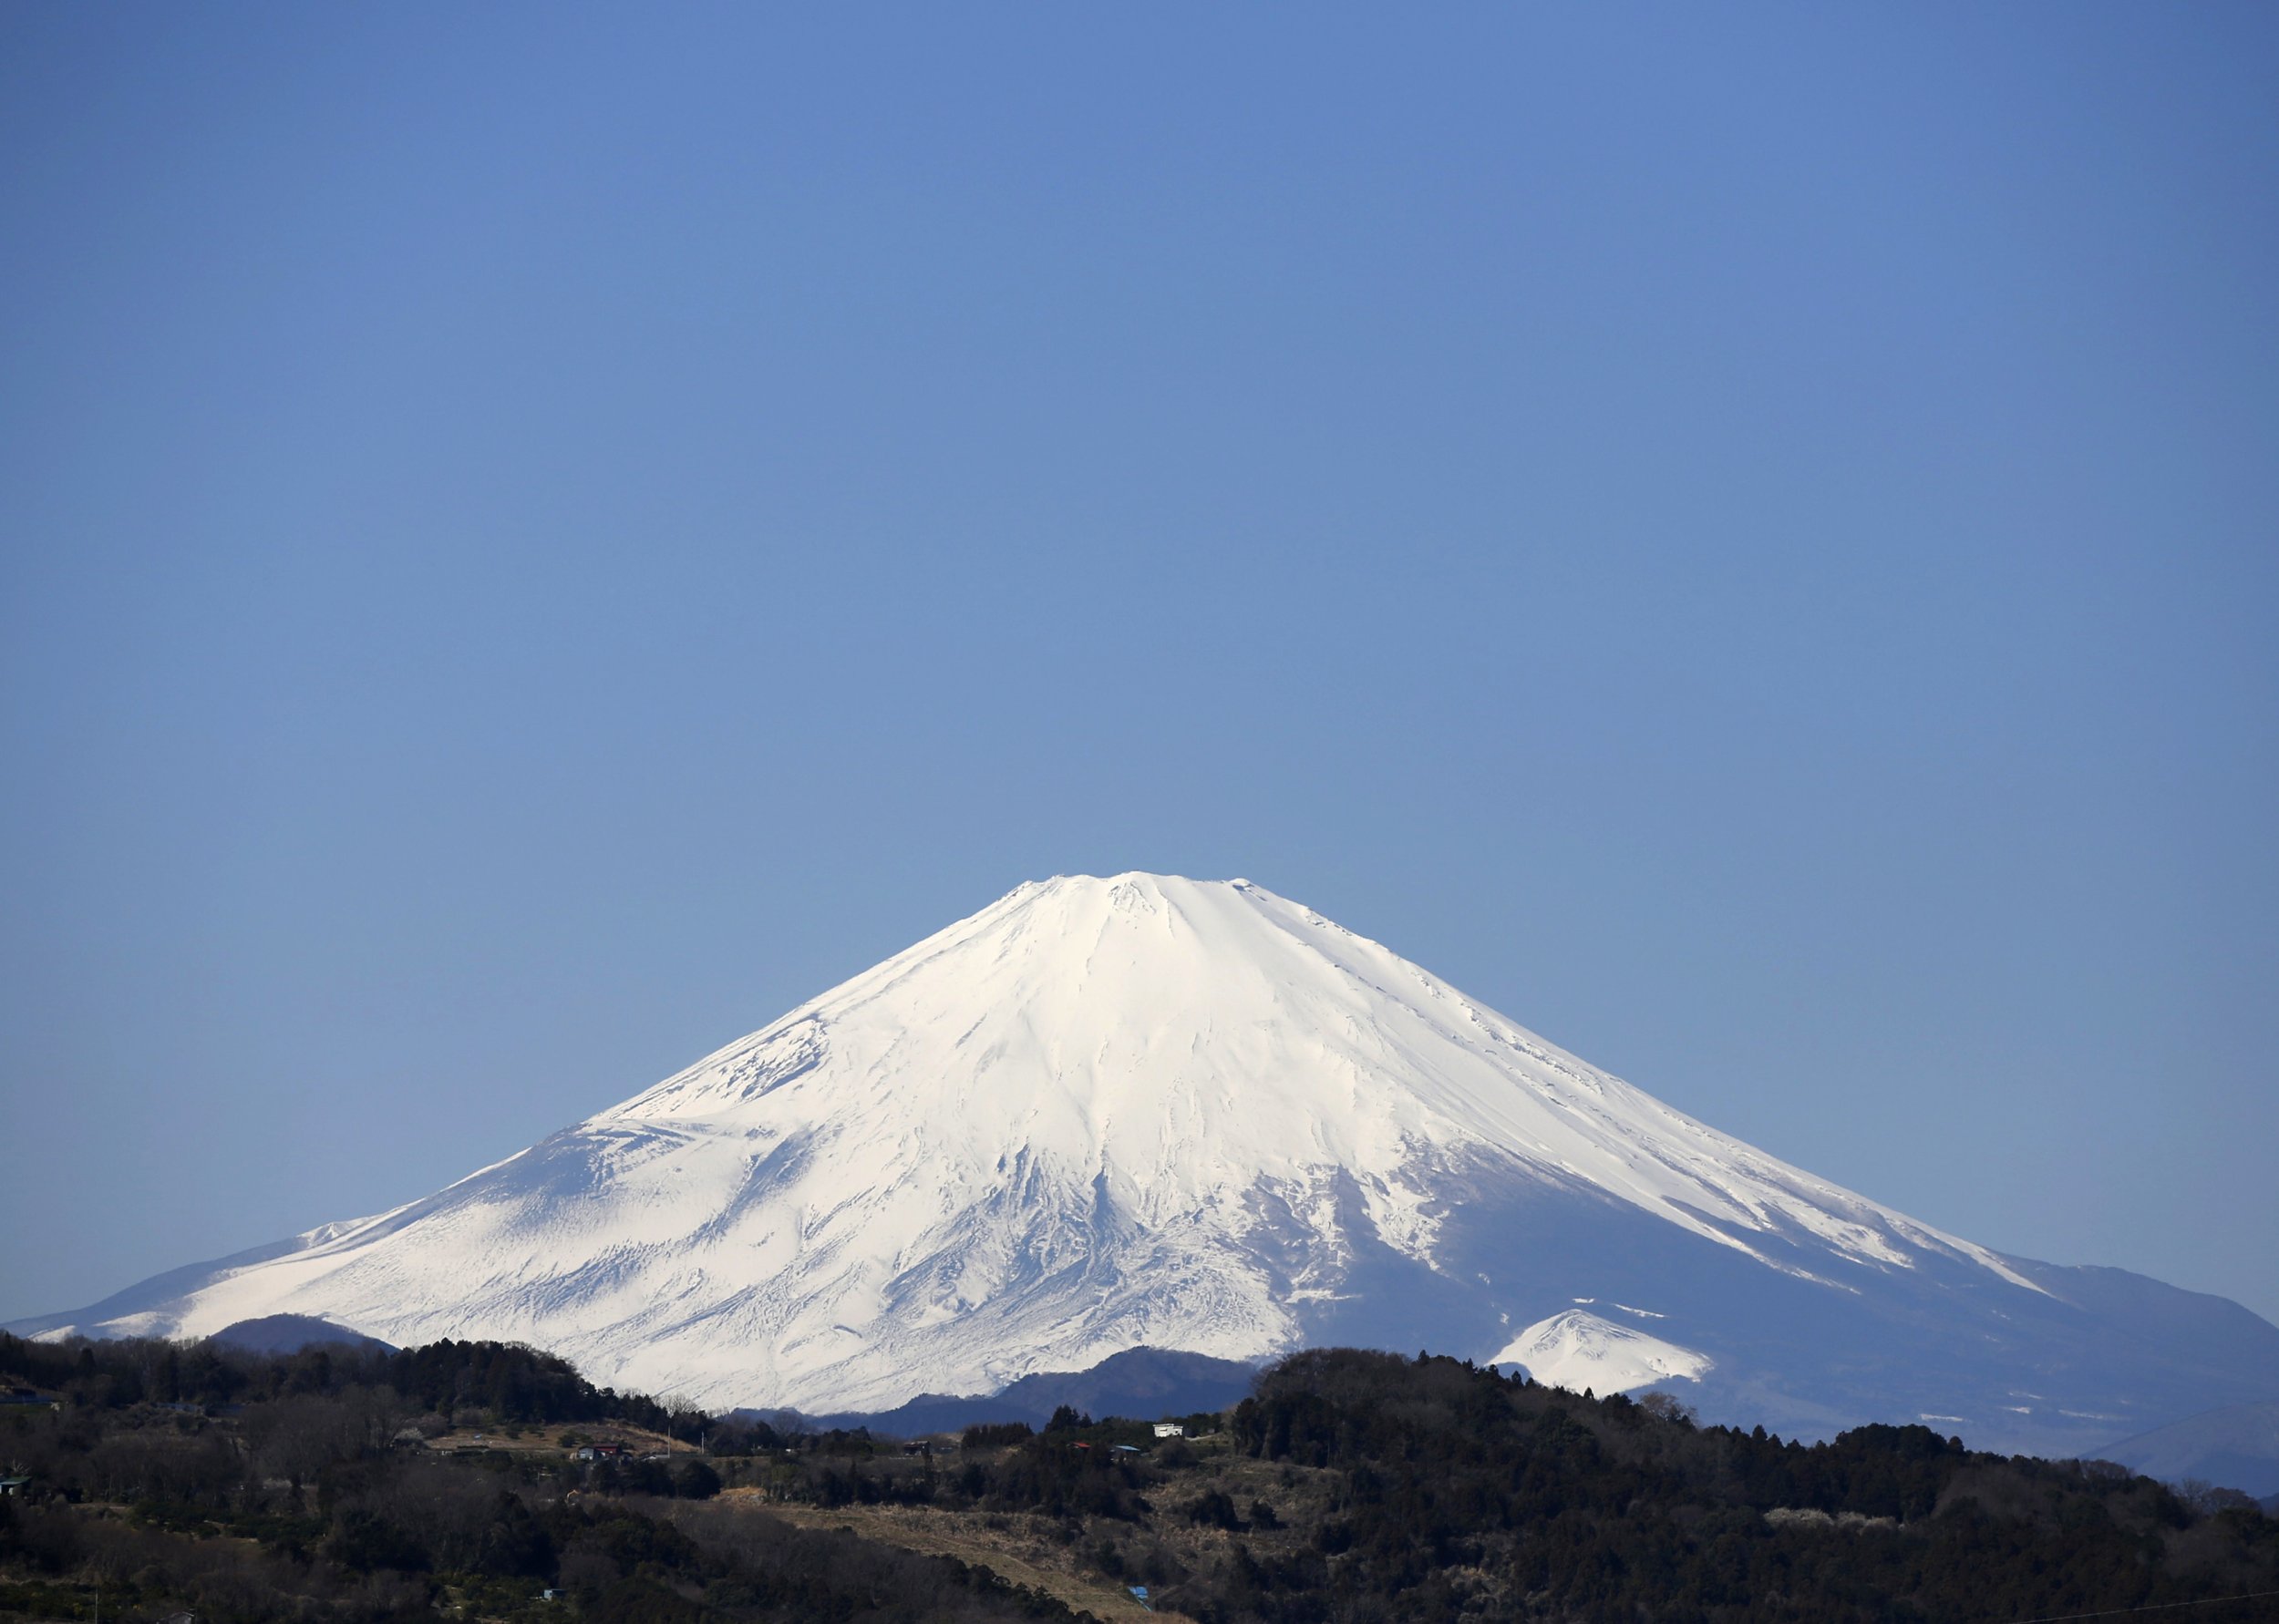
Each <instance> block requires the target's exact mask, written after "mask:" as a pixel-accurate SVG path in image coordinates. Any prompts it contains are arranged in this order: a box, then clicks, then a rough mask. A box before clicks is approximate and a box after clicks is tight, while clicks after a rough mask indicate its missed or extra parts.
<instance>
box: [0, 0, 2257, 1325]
mask: <svg viewBox="0 0 2279 1624" xmlns="http://www.w3.org/2000/svg"><path fill="white" fill-rule="evenodd" d="M960 14H962V15H960ZM2274 87H2279V12H2274V11H2273V10H2272V9H2270V8H2269V7H2267V6H2255V5H2235V6H2225V5H2201V6H2194V7H2191V8H2179V7H2147V6H2125V5H2078V6H2068V7H2062V8H2060V7H2055V6H2037V7H2029V6H2012V7H2001V8H1969V7H1962V6H1947V7H1942V6H1924V7H1910V8H1904V9H1903V8H1896V7H1845V8H1828V7H1807V6H1797V7H1752V8H1748V9H1747V10H1744V11H1740V12H1738V14H1736V13H1735V12H1733V11H1732V10H1730V9H1729V8H1717V9H1716V10H1714V11H1713V10H1710V9H1707V8H1699V7H1668V8H1623V9H1619V10H1616V9H1608V8H1590V9H1588V10H1587V11H1586V10H1584V9H1583V8H1573V9H1568V10H1561V11H1551V10H1543V11H1536V10H1514V9H1511V8H1504V7H1480V8H1443V9H1440V10H1438V11H1435V12H1432V13H1431V14H1429V15H1424V16H1418V15H1391V14H1387V13H1383V12H1381V11H1368V10H1363V9H1361V8H1350V9H1338V8H1328V7H1309V8H1304V9H1302V10H1301V9H1284V8H1274V9H1268V8H1256V9H1249V10H1243V11H1240V12H1233V11H1230V10H1227V9H1223V8H1210V7H1191V8H1179V7H1170V8H1150V9H1149V10H1148V12H1147V13H1146V14H1145V15H1137V14H1134V15H1123V16H1114V15H1106V14H1103V13H1099V12H1096V11H1079V10H1074V9H1067V8H1044V7H1036V8H1027V9H1023V8H996V9H991V10H986V11H985V12H982V13H980V14H975V12H974V11H973V10H972V9H971V8H954V9H944V8H918V7H908V8H896V7H868V8H860V9H844V8H829V15H822V9H821V8H812V7H798V8H793V7H783V8H778V9H776V10H773V11H769V10H764V9H762V8H756V7H742V6H721V7H717V8H712V7H700V6H685V7H677V8H674V9H672V10H671V11H670V13H669V14H668V15H664V16H658V15H650V14H649V12H648V11H647V9H646V8H644V10H643V11H642V12H641V13H640V14H639V15H636V14H634V12H633V11H632V10H631V9H630V8H627V9H624V10H620V11H614V12H613V11H609V10H603V9H587V8H572V7H536V6H522V7H517V6H505V5H501V6H490V7H483V8H480V9H479V10H476V11H473V12H469V11H467V10H465V9H464V8H446V7H441V6H433V5H399V6H388V7H379V6H367V5H349V6H328V7H287V6H281V5H228V6H211V7H200V8H184V7H167V6H160V5H118V6H110V7H100V8H98V7H84V6H79V7H57V6H48V5H26V4H20V3H18V4H9V5H5V6H4V7H0V221H5V226H0V746H4V747H5V761H6V763H7V771H6V772H5V775H0V884H5V897H6V899H7V905H6V908H5V915H4V916H0V917H4V918H5V925H4V926H0V1068H5V1069H4V1072H0V1086H4V1087H5V1105H6V1110H7V1114H8V1118H9V1120H10V1122H11V1124H12V1125H13V1126H12V1131H11V1132H9V1133H7V1134H6V1135H5V1136H0V1226H5V1233H6V1234H7V1235H8V1237H9V1238H10V1244H9V1245H8V1246H7V1247H6V1248H5V1266H4V1267H0V1316H9V1315H17V1314H26V1313H31V1312H35V1311H46V1310H54V1309H59V1308H64V1307H69V1306H73V1305H76V1304H78V1303H81V1302H85V1301H88V1300H93V1299H95V1298H97V1297H98V1296H100V1295H103V1294H104V1293H106V1292H108V1291H109V1290H113V1289H115V1288H117V1287H119V1286H121V1285H124V1284H126V1283H127V1282H128V1281H129V1280H132V1279H136V1278H139V1277H140V1276H142V1275H145V1274H148V1273H150V1272H153V1271H155V1270H157V1269H162V1268H166V1267H170V1266H172V1265H175V1264H179V1263H182V1262H186V1261H190V1260H191V1259H198V1258H203V1257H210V1256H214V1255H217V1254H220V1253H222V1252H226V1251H229V1250H232V1249H237V1248H241V1247H244V1246H248V1245H252V1244H255V1243H258V1242H261V1241H264V1240H268V1239H274V1238H276V1237H279V1236H282V1235H284V1234H287V1233H290V1232H293V1231H295V1230H298V1229H301V1228H306V1227H308V1226H310V1225H313V1224H315V1223H318V1222H321V1221H324V1220H327V1219H332V1218H345V1217H349V1216H354V1215H358V1214H362V1213H365V1212H367V1211H372V1210H376V1209H379V1208H386V1207H388V1206H391V1205H394V1204H396V1203H397V1202H400V1201H403V1200H407V1199H409V1198H411V1197H416V1196H418V1195H421V1194H424V1193H426V1192H427V1191H428V1190H430V1189H432V1188H435V1187H438V1186H440V1185H442V1184H444V1183H446V1182H448V1181H449V1180H450V1179H453V1178H455V1177H459V1176H460V1175H462V1174H464V1173H466V1172H468V1171H470V1170H471V1169H473V1168H474V1167H477V1166H479V1165H481V1164H483V1163H487V1162H490V1161H493V1160H496V1159H497V1158H499V1157H500V1156H505V1155H507V1154H509V1153H510V1152H512V1151H513V1150H516V1149H518V1148H520V1147H521V1146H523V1145H525V1144H527V1143H529V1142H530V1141H531V1140H532V1139H534V1138H536V1137H537V1136H540V1135H541V1134H543V1133H545V1132H547V1131H549V1130H551V1129H552V1128H554V1127H557V1126H560V1125H563V1124H565V1123H568V1122H570V1121H572V1120H574V1119H575V1118H577V1117H579V1116H581V1115H584V1114H586V1113H588V1112H590V1111H592V1110H594V1109H597V1108H599V1107H601V1106H603V1105H608V1104H611V1103H613V1102H614V1101H616V1100H618V1099H620V1098H622V1097H624V1096H625V1095H629V1094H631V1093H633V1092H634V1091H635V1090H637V1089H638V1088H640V1087H642V1086H645V1084H648V1083H650V1082H653V1081H655V1079H656V1078H658V1077H660V1076H662V1075H664V1074H666V1073H668V1072H670V1071H672V1070H674V1069H676V1068H677V1067H678V1066H680V1065H682V1064H686V1062H688V1061H690V1060H692V1059H694V1058H695V1057H696V1056H697V1055H698V1054H702V1053H704V1052H706V1050H708V1049H710V1048H712V1047H713V1046H715V1045H717V1044H718V1043H722V1042H725V1041H727V1039H730V1038H732V1037H735V1036H737V1035H738V1034H740V1033H744V1032H746V1031H748V1030H750V1029H752V1028H754V1027H757V1026H758V1025H760V1024H761V1023H764V1022H766V1021H767V1020H768V1019H771V1018H772V1017H773V1016H775V1015H776V1014H778V1013H780V1012H782V1011H784V1010H785V1009H787V1008H789V1007H790V1006H791V1005H792V1004H794V1003H796V1002H799V1001H800V1000H802V999H804V998H806V997H809V996H810V995H812V994H813V993H815V992H819V991H820V990H822V989H823V988H824V987H826V986H827V985H829V984H830V983H832V982H835V981H837V980H839V979H840V978H841V977H843V976H845V975H847V974H850V973H852V972H853V971H858V970H860V969H861V968H863V967H865V966H867V965H868V964H870V963H871V962H873V961H876V960H878V959H880V958H882V957H883V956H885V955H886V954H888V953H890V952H892V951H895V950H897V949H899V948H901V947H902V946H904V945H906V944H907V943H909V942H910V941H912V940H915V939H916V938H917V937H919V936H921V935H923V934H925V933H927V932H929V931H931V930H934V929H937V928H938V927H940V926H941V925H943V924H944V923H947V922H948V921H949V920H952V919H954V918H955V917H957V916H960V915H962V914H964V913H967V912H970V911H972V910H975V909H976V908H979V907H981V906H983V905H984V904H985V903H986V902H988V901H989V900H990V899H993V898H995V896H997V895H998V894H1000V893H1001V892H1003V891H1005V890H1006V889H1010V888H1011V887H1012V886H1013V885H1015V884H1016V883H1017V882H1019V881H1021V880H1023V879H1034V878H1041V877H1043V876H1046V875H1049V874H1052V873H1055V872H1063V871H1090V872H1110V871H1114V870H1118V869H1129V868H1145V869H1161V870H1169V871H1176V872H1183V873H1189V874H1194V875H1199V876H1203V877H1212V878H1219V877H1226V876H1230V875H1235V874H1243V875H1247V876H1249V877H1250V878H1252V879H1256V880H1258V881H1260V882H1261V883H1263V884H1265V885H1267V886H1270V887H1271V888H1273V889H1276V890H1279V891H1282V892H1284V894H1286V895H1290V896H1293V897H1295V898H1298V899H1302V900H1304V901H1305V902H1308V903H1311V904H1312V905H1314V906H1315V907H1317V908H1319V909H1320V910H1323V911H1324V912H1325V913H1327V914H1328V915H1329V916H1330V917H1332V918H1334V919H1336V920H1339V921H1340V922H1342V923H1345V924H1346V925H1348V926H1350V927H1352V928H1354V929H1356V930H1361V931H1363V932H1365V933H1366V934H1369V935H1372V936H1375V937H1377V938H1378V939H1379V940H1384V941H1386V942H1387V944H1388V945H1390V946H1392V947H1394V948H1395V949H1397V951H1401V952H1404V953H1406V954H1408V956H1410V957H1411V958H1414V959H1416V960H1418V961H1419V962H1421V963H1423V964H1425V965H1426V966H1428V967H1429V968H1430V969H1432V970H1434V971H1438V972H1439V973H1440V974H1442V975H1445V976H1446V977H1448V978H1449V980H1451V981H1453V982H1456V983H1457V984H1458V985H1459V986H1461V987H1463V988H1464V989H1465V990H1466V991H1468V992H1471V993H1473V994H1475V995H1477V996H1479V997H1480V998H1482V999H1485V1000H1486V1001H1487V1002H1490V1003H1491V1004H1493V1005H1495V1006H1496V1007H1498V1008H1499V1009H1501V1010H1502V1011H1504V1012H1507V1013H1509V1014H1511V1015H1512V1016H1513V1017H1515V1018H1516V1019H1519V1020H1521V1021H1523V1022H1525V1023H1528V1024H1530V1025H1531V1026H1533V1027H1535V1028H1536V1029H1537V1030H1539V1031H1541V1032H1542V1033H1544V1034H1545V1035H1546V1036H1548V1037H1550V1038H1552V1040H1554V1041H1555V1042H1558V1043H1562V1044H1564V1045H1566V1046H1568V1047H1570V1048H1572V1049H1574V1050H1575V1051H1577V1052H1579V1053H1581V1054H1583V1055H1585V1056H1587V1057H1589V1058H1590V1059H1591V1060H1593V1062H1595V1063H1596V1064H1602V1065H1605V1066H1608V1067H1610V1068H1611V1069H1614V1070H1616V1071H1619V1072H1621V1073H1623V1074H1625V1075H1627V1076H1629V1077H1630V1078H1632V1079H1633V1080H1634V1081H1635V1082H1637V1083H1638V1084H1641V1085H1643V1086H1645V1087H1646V1088H1648V1089H1649V1090H1652V1091H1653V1092H1655V1093H1656V1094H1658V1095H1661V1096H1662V1097H1664V1098H1665V1099H1667V1100H1668V1101H1670V1102H1671V1103H1672V1104H1674V1105H1678V1106H1680V1107H1681V1108H1683V1109H1686V1110H1687V1111H1690V1112H1692V1113H1694V1114H1696V1115H1699V1116H1702V1117H1704V1118H1705V1119H1707V1120H1708V1121H1709V1122H1711V1123H1713V1124H1715V1125H1717V1126H1719V1127H1722V1128H1725V1129H1727V1130H1728V1131H1731V1132H1734V1133H1737V1134H1739V1135H1741V1136H1744V1137H1746V1138H1748V1139H1751V1140H1753V1141H1755V1142H1756V1143H1758V1144H1759V1145H1761V1146H1764V1147H1765V1148H1767V1149H1768V1150H1770V1151H1772V1152H1774V1153H1776V1154H1778V1155H1779V1156H1784V1157H1787V1158H1789V1159H1790V1160H1792V1161H1795V1162H1798V1163H1800V1164H1802V1165H1803V1166H1805V1167H1809V1168H1811V1169H1812V1170H1814V1171H1815V1172H1818V1173H1820V1174H1823V1175H1825V1176H1827V1177H1831V1178H1834V1179H1838V1180H1840V1181H1841V1182H1843V1183H1845V1184H1847V1185H1850V1186H1851V1187H1854V1188H1857V1189H1859V1190H1861V1191H1862V1192H1864V1193H1866V1194H1868V1195H1870V1196H1872V1197H1875V1198H1877V1199H1879V1200H1883V1201H1886V1202H1889V1203H1892V1204H1893V1205H1895V1206H1897V1207H1900V1208H1903V1209H1904V1210H1906V1211H1909V1212H1912V1213H1913V1214H1915V1215H1917V1216H1919V1217H1921V1218H1924V1219H1926V1220H1928V1221H1930V1222H1933V1223H1935V1224H1938V1225H1940V1226H1942V1227H1944V1228H1949V1229H1952V1230H1954V1231H1957V1232H1959V1233H1962V1234H1964V1235H1967V1236H1969V1237H1971V1238H1973V1239H1977V1240H1980V1241H1983V1242H1985V1243H1986V1244H1988V1245H1992V1246H1995V1247H1997V1248H2000V1249H2005V1250H2009V1251H2015V1252H2020V1253H2024V1254H2026V1255H2029V1256H2035V1257H2040V1258H2046V1259H2052V1260H2055V1261H2059V1262H2101V1263H2113V1264H2119V1265H2122V1266H2125V1267H2129V1268H2132V1269H2140V1270H2143V1271H2145V1272H2148V1273H2151V1274H2155V1275H2158V1276H2160V1277H2161V1278H2163V1279H2166V1280H2171V1281H2174V1282H2176V1283H2178V1284H2181V1285H2185V1286H2191V1287H2194V1288H2199V1289H2203V1290H2215V1291H2221V1292H2222V1293H2224V1294H2226V1295H2229V1296H2233V1297H2234V1298H2237V1299H2238V1300H2241V1301H2243V1302H2245V1303H2247V1304H2249V1305H2250V1306H2251V1307H2253V1308H2255V1309H2256V1310H2257V1311H2260V1312H2262V1313H2264V1314H2265V1315H2266V1316H2269V1317H2274V1318H2279V1248H2275V1247H2274V1239H2275V1238H2279V1179H2274V1177H2273V1176H2272V1162H2273V1149H2272V1147H2273V1146H2274V1145H2279V1086H2275V1085H2274V1084H2279V1078H2275V1077H2274V1064H2273V1060H2272V1053H2273V1045H2272V1041H2271V1033H2272V1013H2273V1002H2272V1000H2273V991H2272V990H2273V988H2274V985H2279V859H2275V858H2274V838H2273V830H2274V828H2279V635H2274V630H2273V628H2274V616H2275V615H2279V90H2275V89H2274Z"/></svg>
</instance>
